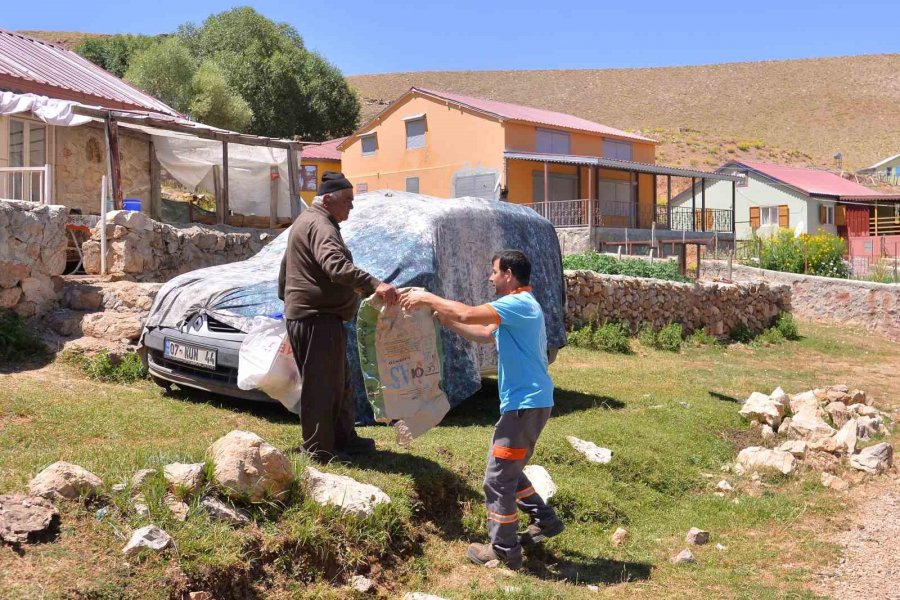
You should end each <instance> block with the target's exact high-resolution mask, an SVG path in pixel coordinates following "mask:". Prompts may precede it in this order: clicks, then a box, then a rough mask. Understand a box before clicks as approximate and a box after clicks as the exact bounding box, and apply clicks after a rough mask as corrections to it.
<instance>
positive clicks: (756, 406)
mask: <svg viewBox="0 0 900 600" xmlns="http://www.w3.org/2000/svg"><path fill="white" fill-rule="evenodd" d="M779 389H781V388H779ZM776 391H778V390H776ZM782 394H784V391H783V390H782V392H781V394H779V395H778V396H777V398H773V397H772V396H766V395H765V394H761V393H759V392H753V393H752V394H750V397H749V398H747V399H746V400H745V401H744V405H743V406H742V407H741V410H740V414H741V416H742V417H744V418H746V419H749V420H751V421H757V422H759V423H762V424H764V425H768V426H769V427H770V428H772V427H774V428H776V429H777V428H778V425H779V424H780V423H781V418H782V417H783V416H784V404H783V399H782Z"/></svg>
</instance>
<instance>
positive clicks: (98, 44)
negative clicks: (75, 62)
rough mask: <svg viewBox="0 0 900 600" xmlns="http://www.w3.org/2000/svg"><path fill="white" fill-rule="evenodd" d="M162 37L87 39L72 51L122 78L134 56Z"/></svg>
mask: <svg viewBox="0 0 900 600" xmlns="http://www.w3.org/2000/svg"><path fill="white" fill-rule="evenodd" d="M162 37H163V36H149V35H130V34H116V35H110V36H103V37H89V38H84V39H83V40H81V41H80V42H78V44H77V45H76V46H75V47H74V48H73V50H74V51H75V52H77V53H78V54H80V55H81V56H83V57H85V58H86V59H88V60H89V61H91V62H92V63H94V64H95V65H97V66H99V67H101V68H103V69H106V70H107V71H109V72H110V73H112V74H113V75H115V76H116V77H124V76H125V72H126V71H128V65H129V63H130V62H131V59H132V58H133V57H134V55H135V54H138V53H139V52H142V51H144V50H146V49H147V48H149V47H150V46H152V45H153V44H155V43H156V42H157V41H159V39H160V38H162Z"/></svg>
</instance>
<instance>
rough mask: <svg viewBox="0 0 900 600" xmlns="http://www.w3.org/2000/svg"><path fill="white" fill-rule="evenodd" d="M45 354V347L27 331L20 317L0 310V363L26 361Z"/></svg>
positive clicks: (32, 333)
mask: <svg viewBox="0 0 900 600" xmlns="http://www.w3.org/2000/svg"><path fill="white" fill-rule="evenodd" d="M46 354H47V349H46V347H45V346H44V344H43V343H42V342H41V340H40V339H38V337H37V336H36V335H35V334H34V332H32V331H31V330H30V329H28V327H27V326H26V325H25V321H23V320H22V317H20V316H19V315H17V314H16V313H14V312H11V311H8V310H0V362H7V361H12V360H17V361H20V360H27V359H30V358H37V357H40V356H44V355H46Z"/></svg>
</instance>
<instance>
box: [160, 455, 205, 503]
mask: <svg viewBox="0 0 900 600" xmlns="http://www.w3.org/2000/svg"><path fill="white" fill-rule="evenodd" d="M163 475H164V476H165V478H166V482H167V483H168V484H169V489H170V490H172V491H174V492H182V493H185V494H189V495H194V494H196V493H197V492H199V491H200V488H202V487H203V463H191V464H186V463H172V464H169V465H166V466H165V467H163Z"/></svg>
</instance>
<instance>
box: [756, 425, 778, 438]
mask: <svg viewBox="0 0 900 600" xmlns="http://www.w3.org/2000/svg"><path fill="white" fill-rule="evenodd" d="M759 435H760V436H762V439H764V440H771V439H774V438H775V431H773V430H772V427H771V426H769V425H763V426H762V427H760V429H759Z"/></svg>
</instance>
